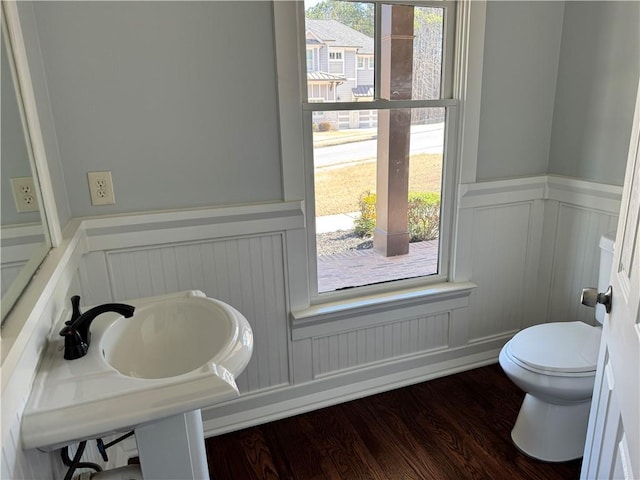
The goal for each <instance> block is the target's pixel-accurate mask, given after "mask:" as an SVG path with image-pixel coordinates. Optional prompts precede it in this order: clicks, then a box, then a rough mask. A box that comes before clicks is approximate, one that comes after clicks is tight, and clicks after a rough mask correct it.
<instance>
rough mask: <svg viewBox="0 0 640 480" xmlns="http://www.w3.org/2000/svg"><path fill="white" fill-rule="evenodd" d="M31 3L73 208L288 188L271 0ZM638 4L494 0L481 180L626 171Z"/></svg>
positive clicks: (266, 197) (190, 201)
mask: <svg viewBox="0 0 640 480" xmlns="http://www.w3.org/2000/svg"><path fill="white" fill-rule="evenodd" d="M25 8H26V7H23V6H22V4H21V9H25ZM29 8H33V11H34V12H35V13H34V14H33V17H34V18H33V21H34V22H35V23H34V25H35V27H37V32H38V36H39V45H36V46H37V47H39V48H40V49H41V50H42V58H43V61H42V62H41V63H40V68H41V70H42V72H43V73H42V75H41V76H40V77H42V79H44V78H45V76H46V86H47V87H48V97H47V98H46V99H47V101H48V99H49V98H50V104H51V111H52V115H51V119H52V121H51V122H50V123H51V125H53V124H55V133H56V134H57V139H58V143H57V145H55V146H56V148H57V147H58V146H59V152H60V163H61V165H62V169H63V170H64V182H65V184H66V191H67V192H68V198H69V203H70V205H71V207H70V215H71V216H74V217H79V216H87V215H101V214H111V213H124V212H136V211H150V210H158V209H173V208H188V207H197V206H209V205H223V204H235V203H252V202H265V201H278V200H281V198H282V179H281V166H280V147H279V134H278V108H277V95H276V93H277V92H276V81H277V78H276V73H275V52H274V36H273V35H274V32H273V23H272V20H273V19H272V10H271V4H270V2H264V1H256V2H175V3H174V2H35V3H34V4H33V7H31V6H30V5H29ZM637 10H638V2H622V3H619V4H618V3H611V2H567V4H566V5H565V3H564V2H546V1H542V2H521V1H509V2H503V1H490V2H489V4H488V7H487V25H486V43H485V58H484V72H483V89H482V105H481V116H480V122H481V123H480V136H479V151H478V168H477V179H478V181H486V180H494V179H499V178H510V177H519V176H527V175H539V174H546V173H555V174H560V175H567V176H571V177H578V178H584V179H587V180H595V181H600V182H607V183H617V184H621V183H622V172H623V169H624V163H625V159H626V157H625V155H626V149H627V147H628V145H627V143H628V135H629V133H628V132H629V128H630V124H631V113H632V111H631V110H632V101H631V99H632V98H633V96H634V95H635V87H636V85H637V84H636V83H634V82H637V75H638V73H637V71H638V60H637V57H638V54H637V52H638V50H637V49H638V43H639V42H638V38H637V35H638V28H637ZM35 27H34V28H35ZM36 40H38V38H36ZM634 48H635V60H634V58H632V57H633V54H634ZM36 63H37V62H36ZM38 80H40V78H38ZM44 90H45V92H47V89H46V88H45V89H44ZM50 130H51V131H54V130H53V128H52V127H51V128H50ZM550 152H551V153H550ZM605 153H606V155H605ZM623 157H624V158H623ZM93 170H111V171H112V173H113V179H114V183H115V192H116V200H117V204H116V205H114V206H107V207H93V206H91V204H90V199H89V191H88V186H87V180H86V173H87V172H88V171H93Z"/></svg>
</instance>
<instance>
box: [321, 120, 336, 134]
mask: <svg viewBox="0 0 640 480" xmlns="http://www.w3.org/2000/svg"><path fill="white" fill-rule="evenodd" d="M331 130H333V125H332V124H331V122H327V121H324V122H320V123H319V124H318V131H319V132H329V131H331Z"/></svg>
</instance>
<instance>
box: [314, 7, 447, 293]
mask: <svg viewBox="0 0 640 480" xmlns="http://www.w3.org/2000/svg"><path fill="white" fill-rule="evenodd" d="M312 3H314V4H316V3H317V2H312ZM322 3H323V4H325V3H327V4H329V5H330V4H334V5H336V4H343V7H344V8H333V9H329V10H328V11H327V12H322V14H321V16H315V15H317V13H318V8H313V9H312V8H309V9H307V12H308V15H306V16H305V19H306V26H305V30H306V31H307V32H309V31H312V32H313V34H314V38H315V39H317V41H318V42H321V43H322V42H326V47H327V52H328V54H327V57H326V59H327V63H326V64H325V65H327V69H328V71H327V72H326V74H327V78H328V79H330V78H331V75H335V74H342V75H344V78H341V79H340V81H337V82H335V83H332V88H333V89H335V90H333V96H332V97H331V98H329V97H328V96H327V97H323V98H324V100H323V101H322V102H318V100H317V98H314V99H313V100H312V99H311V98H309V100H307V101H305V102H303V110H304V112H305V115H304V119H305V122H304V128H305V129H306V130H307V131H308V132H309V135H308V138H310V139H311V142H309V143H310V144H309V145H307V146H306V150H307V153H308V155H309V157H310V158H312V164H313V180H312V182H311V184H310V185H308V191H309V192H313V194H312V195H307V200H308V204H309V213H310V215H312V216H313V217H315V220H316V222H315V223H316V229H315V230H316V231H315V236H314V237H313V238H310V242H309V243H310V251H311V252H312V253H313V255H310V258H311V265H310V271H311V272H312V277H313V278H312V279H311V285H312V287H315V288H312V290H314V291H315V292H317V294H318V295H319V296H323V295H324V296H326V295H329V296H331V295H332V294H334V292H338V291H342V293H343V294H351V292H357V291H361V289H362V288H365V289H367V290H371V289H376V288H379V287H383V288H390V285H391V284H393V285H395V284H396V282H402V283H403V284H407V285H409V284H413V283H416V282H421V283H424V282H425V281H427V282H428V281H433V282H436V281H443V280H446V279H447V275H448V271H447V265H448V251H449V247H448V244H449V242H450V238H449V230H450V212H451V204H452V201H453V199H452V198H451V192H450V191H451V189H450V188H448V187H447V185H449V183H450V182H451V180H452V179H451V178H450V177H451V176H450V171H451V164H452V161H451V160H449V159H448V158H447V155H446V149H445V144H446V143H447V138H449V137H451V136H453V134H452V127H453V125H454V124H455V122H454V121H453V120H454V118H455V111H456V107H457V101H456V100H455V99H453V95H452V92H453V85H452V72H453V43H454V42H453V34H454V28H453V25H454V17H455V10H454V8H455V5H454V4H453V2H448V1H437V2H417V1H416V2H406V4H402V5H400V4H397V3H393V4H391V3H385V2H383V1H370V2H351V1H345V2H341V1H339V0H335V1H333V2H322ZM311 13H314V17H310V16H309V15H310V14H311ZM385 29H386V30H388V31H385ZM329 44H333V45H340V46H341V47H344V49H343V50H336V49H335V47H332V48H331V47H329ZM351 49H353V50H357V51H358V52H359V53H360V54H362V55H361V56H357V57H356V56H353V58H350V57H348V56H345V55H344V52H346V51H351ZM350 62H351V63H350ZM319 65H320V71H321V70H322V60H321V59H320V61H319ZM338 65H339V66H340V70H338V69H337V67H338ZM355 69H358V70H365V72H363V73H358V77H357V82H358V83H357V84H356V83H355V79H351V78H349V72H353V71H354V70H355ZM369 70H370V73H368V71H369ZM363 75H366V76H365V77H363ZM369 77H370V78H369ZM318 78H320V77H318ZM368 80H370V82H368ZM309 91H311V90H310V88H309ZM320 120H322V121H320ZM310 163H311V162H310ZM347 290H348V292H347Z"/></svg>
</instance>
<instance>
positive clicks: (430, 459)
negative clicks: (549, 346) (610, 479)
mask: <svg viewBox="0 0 640 480" xmlns="http://www.w3.org/2000/svg"><path fill="white" fill-rule="evenodd" d="M523 397H524V394H523V393H522V392H521V391H520V390H519V389H518V388H517V387H515V386H514V385H513V384H512V383H511V381H510V380H509V379H508V378H507V377H506V376H505V375H504V374H503V372H502V370H501V369H500V367H499V366H498V365H491V366H488V367H483V368H479V369H476V370H471V371H469V372H464V373H460V374H457V375H452V376H449V377H446V378H441V379H436V380H431V381H429V382H424V383H421V384H419V385H414V386H411V387H405V388H401V389H398V390H394V391H391V392H386V393H382V394H379V395H374V396H371V397H368V398H364V399H360V400H355V401H352V402H347V403H343V404H341V405H337V406H334V407H329V408H324V409H322V410H317V411H314V412H311V413H307V414H303V415H298V416H295V417H291V418H288V419H284V420H280V421H276V422H272V423H268V424H265V425H261V426H258V427H253V428H248V429H245V430H241V431H238V432H234V433H229V434H226V435H221V436H218V437H213V438H208V439H207V440H206V447H207V456H208V461H209V470H210V472H211V476H212V478H213V479H215V480H252V479H281V480H285V479H286V480H333V479H336V480H356V479H362V480H405V479H406V480H409V479H411V480H413V479H429V480H441V479H442V480H463V479H497V480H500V479H514V480H515V479H523V480H526V479H532V480H534V479H535V480H554V479H577V478H579V475H580V460H574V461H571V462H566V463H556V464H551V463H543V462H539V461H535V460H532V459H530V458H528V457H526V456H525V455H523V454H521V453H520V452H519V451H518V450H517V449H516V448H515V447H514V446H513V444H512V443H511V438H510V431H511V428H512V426H513V423H514V421H515V419H516V416H517V414H518V410H519V408H520V403H521V402H522V398H523Z"/></svg>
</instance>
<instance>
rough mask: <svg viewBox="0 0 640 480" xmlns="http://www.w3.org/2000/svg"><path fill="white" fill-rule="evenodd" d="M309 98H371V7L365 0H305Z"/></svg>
mask: <svg viewBox="0 0 640 480" xmlns="http://www.w3.org/2000/svg"><path fill="white" fill-rule="evenodd" d="M305 10H306V13H305V17H306V28H305V32H306V48H307V49H313V50H314V52H315V55H316V56H315V63H314V65H313V68H311V67H310V66H309V57H308V56H307V85H308V96H309V98H323V99H324V101H327V102H353V101H358V100H372V99H373V85H374V83H373V82H374V79H373V75H374V74H373V70H372V69H366V68H364V65H365V63H366V62H367V61H369V62H370V65H373V56H374V40H373V36H374V8H373V4H371V3H365V2H341V1H323V2H317V1H311V2H309V1H307V2H305Z"/></svg>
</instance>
